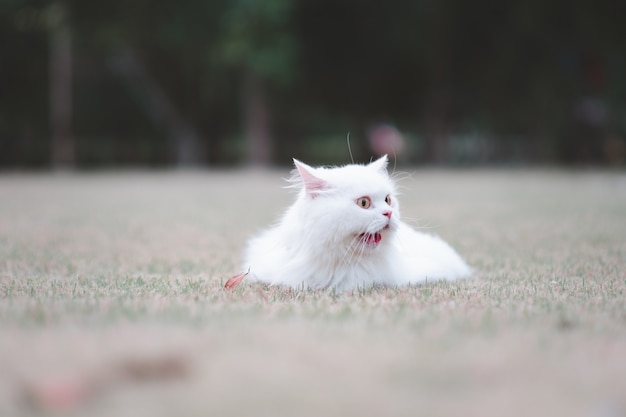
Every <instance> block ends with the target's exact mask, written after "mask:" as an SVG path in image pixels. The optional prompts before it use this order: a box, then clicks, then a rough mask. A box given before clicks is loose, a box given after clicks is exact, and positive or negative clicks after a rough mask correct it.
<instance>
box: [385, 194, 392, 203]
mask: <svg viewBox="0 0 626 417" xmlns="http://www.w3.org/2000/svg"><path fill="white" fill-rule="evenodd" d="M385 203H387V204H389V205H391V197H389V196H387V197H385Z"/></svg>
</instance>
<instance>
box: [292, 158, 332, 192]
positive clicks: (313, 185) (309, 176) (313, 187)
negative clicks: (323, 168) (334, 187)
mask: <svg viewBox="0 0 626 417" xmlns="http://www.w3.org/2000/svg"><path fill="white" fill-rule="evenodd" d="M293 164H294V165H295V166H296V169H297V170H298V174H299V175H300V178H301V179H302V183H303V184H304V189H305V190H306V192H307V194H308V195H310V196H311V197H313V198H315V197H317V195H318V194H319V192H320V191H323V190H326V189H328V188H330V186H329V185H328V183H327V182H326V181H325V180H323V179H321V178H320V177H318V176H317V175H315V169H314V168H311V167H310V166H308V165H307V164H305V163H304V162H300V161H298V160H297V159H295V158H294V160H293Z"/></svg>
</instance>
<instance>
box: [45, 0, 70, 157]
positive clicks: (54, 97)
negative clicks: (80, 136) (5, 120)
mask: <svg viewBox="0 0 626 417" xmlns="http://www.w3.org/2000/svg"><path fill="white" fill-rule="evenodd" d="M54 7H55V12H56V13H57V15H56V17H57V19H56V21H55V22H54V23H53V24H52V25H51V27H50V69H49V71H50V80H49V82H50V127H51V133H52V165H53V166H54V167H55V168H65V169H67V168H73V167H74V166H75V164H76V153H75V146H74V138H73V137H72V39H71V34H70V27H69V22H68V19H67V10H66V8H65V5H64V4H63V3H56V4H55V5H54Z"/></svg>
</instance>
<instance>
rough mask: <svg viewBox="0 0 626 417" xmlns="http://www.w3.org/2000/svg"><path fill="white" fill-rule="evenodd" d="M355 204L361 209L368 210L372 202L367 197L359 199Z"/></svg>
mask: <svg viewBox="0 0 626 417" xmlns="http://www.w3.org/2000/svg"><path fill="white" fill-rule="evenodd" d="M356 204H357V205H358V206H359V207H361V208H364V209H366V208H370V205H371V204H372V200H370V198H369V197H359V198H357V200H356Z"/></svg>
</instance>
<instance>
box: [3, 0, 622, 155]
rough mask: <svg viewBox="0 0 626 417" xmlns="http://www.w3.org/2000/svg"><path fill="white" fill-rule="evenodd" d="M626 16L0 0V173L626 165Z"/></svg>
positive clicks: (465, 5)
mask: <svg viewBox="0 0 626 417" xmlns="http://www.w3.org/2000/svg"><path fill="white" fill-rule="evenodd" d="M624 16H626V3H624V2H618V1H596V2H589V1H585V0H572V1H544V0H525V1H522V0H514V1H509V2H502V1H496V0H477V1H472V2H467V1H462V0H440V1H430V0H411V1H409V0H393V1H387V2H380V1H368V0H360V1H353V0H346V1H331V0H319V1H312V0H297V1H288V0H230V1H227V0H210V1H208V0H202V1H196V0H187V1H181V2H172V1H163V0H151V1H147V0H136V1H132V2H129V1H125V0H124V1H123V0H110V1H107V2H96V1H88V0H65V1H63V0H56V1H52V0H50V1H47V0H2V2H1V3H0V166H3V167H49V166H66V167H101V166H104V167H107V166H120V165H131V164H132V165H137V164H139V165H147V166H168V165H226V164H239V163H250V164H258V165H268V164H285V163H288V162H289V161H290V157H292V156H296V157H298V158H301V159H305V160H309V161H311V162H313V163H315V162H323V163H334V162H346V160H347V158H348V152H347V148H346V139H345V138H346V136H347V134H348V132H350V137H351V143H352V147H353V150H354V153H355V156H356V157H357V158H359V159H367V158H369V157H370V156H371V155H372V153H376V152H373V151H372V148H371V147H370V142H369V141H368V137H369V136H371V131H372V128H373V127H376V126H393V129H396V130H397V131H398V132H399V133H400V134H401V135H402V137H403V140H404V143H405V145H406V146H405V147H404V151H402V152H400V151H401V149H398V151H399V152H398V153H399V155H398V158H399V159H400V160H402V161H404V162H410V163H439V164H472V165H476V164H485V163H488V164H503V163H504V164H520V163H521V164H536V163H541V164H545V163H559V164H563V163H565V164H585V165H589V164H594V165H600V164H610V165H623V164H624V157H625V154H626V152H625V148H626V142H625V138H626V77H625V76H624V75H625V74H626V28H625V27H626V26H625V25H624V24H623V17H624Z"/></svg>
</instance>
